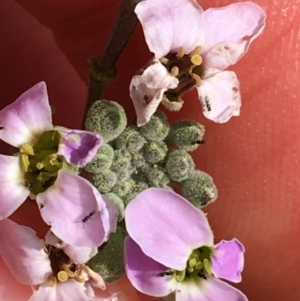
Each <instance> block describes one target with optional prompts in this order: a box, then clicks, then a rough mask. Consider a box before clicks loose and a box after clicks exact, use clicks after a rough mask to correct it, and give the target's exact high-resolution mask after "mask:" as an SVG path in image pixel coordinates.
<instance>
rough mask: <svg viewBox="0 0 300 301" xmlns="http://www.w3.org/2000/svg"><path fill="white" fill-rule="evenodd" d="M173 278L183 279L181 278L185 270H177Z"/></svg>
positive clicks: (183, 276)
mask: <svg viewBox="0 0 300 301" xmlns="http://www.w3.org/2000/svg"><path fill="white" fill-rule="evenodd" d="M175 278H176V280H177V281H183V279H184V278H185V270H183V271H177V272H176V277H175Z"/></svg>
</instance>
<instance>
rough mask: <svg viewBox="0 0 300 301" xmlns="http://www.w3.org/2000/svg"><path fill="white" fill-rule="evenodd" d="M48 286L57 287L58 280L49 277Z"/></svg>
mask: <svg viewBox="0 0 300 301" xmlns="http://www.w3.org/2000/svg"><path fill="white" fill-rule="evenodd" d="M48 281H49V282H48V285H49V286H50V287H53V286H54V285H56V283H57V279H56V277H55V276H54V275H50V276H49V277H48Z"/></svg>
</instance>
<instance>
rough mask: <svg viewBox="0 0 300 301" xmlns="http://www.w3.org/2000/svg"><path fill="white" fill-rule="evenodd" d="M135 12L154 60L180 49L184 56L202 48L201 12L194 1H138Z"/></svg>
mask: <svg viewBox="0 0 300 301" xmlns="http://www.w3.org/2000/svg"><path fill="white" fill-rule="evenodd" d="M135 12H136V14H137V16H138V18H139V20H140V22H141V24H142V26H143V30H144V34H145V38H146V42H147V44H148V47H149V49H150V51H151V52H153V53H154V54H155V57H156V58H161V57H163V56H165V55H167V54H168V53H170V52H178V50H179V48H180V47H181V46H183V47H184V49H185V50H186V53H188V52H190V51H192V50H193V49H194V48H195V47H196V46H200V45H203V17H202V16H203V10H202V8H201V7H200V6H199V5H198V3H197V2H196V1H194V0H172V1H170V0H151V1H142V2H140V3H139V4H138V5H137V7H136V9H135Z"/></svg>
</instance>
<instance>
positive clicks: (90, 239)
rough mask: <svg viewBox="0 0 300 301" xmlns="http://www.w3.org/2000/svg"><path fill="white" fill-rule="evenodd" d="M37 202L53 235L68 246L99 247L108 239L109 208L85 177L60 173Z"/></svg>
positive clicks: (39, 196)
mask: <svg viewBox="0 0 300 301" xmlns="http://www.w3.org/2000/svg"><path fill="white" fill-rule="evenodd" d="M36 200H37V203H38V204H39V205H40V206H41V208H40V211H41V215H42V217H43V219H44V221H45V222H46V223H47V224H49V225H50V226H51V231H52V232H53V233H54V234H55V235H56V236H57V237H59V238H60V239H62V240H63V241H64V242H66V243H67V244H70V245H72V246H76V247H96V246H99V245H101V244H102V242H103V241H104V239H105V238H106V236H107V233H106V231H105V229H107V228H108V226H105V227H104V224H105V225H106V224H108V223H109V213H108V210H107V208H106V204H105V202H104V201H103V199H102V197H101V195H100V193H99V192H98V190H97V189H96V188H95V187H94V186H93V185H92V184H90V183H89V182H88V181H87V180H85V179H83V178H82V177H80V176H78V175H75V174H73V173H69V172H67V171H65V170H60V171H59V172H58V177H57V179H56V181H55V183H54V184H53V185H52V186H51V187H50V188H48V189H47V190H46V191H45V192H43V193H40V194H38V195H37V198H36Z"/></svg>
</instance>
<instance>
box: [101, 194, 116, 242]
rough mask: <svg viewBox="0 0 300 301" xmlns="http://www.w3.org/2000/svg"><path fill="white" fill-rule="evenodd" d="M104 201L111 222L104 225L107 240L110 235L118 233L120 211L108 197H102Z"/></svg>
mask: <svg viewBox="0 0 300 301" xmlns="http://www.w3.org/2000/svg"><path fill="white" fill-rule="evenodd" d="M101 197H102V199H103V201H104V202H105V205H106V209H107V211H108V216H109V222H108V223H105V224H103V226H104V230H105V233H106V234H107V235H106V238H105V240H107V239H108V237H109V235H110V233H112V232H116V231H117V223H118V217H119V210H118V208H117V207H116V205H115V204H114V202H112V201H111V200H110V199H109V198H108V197H106V196H104V195H101Z"/></svg>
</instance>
